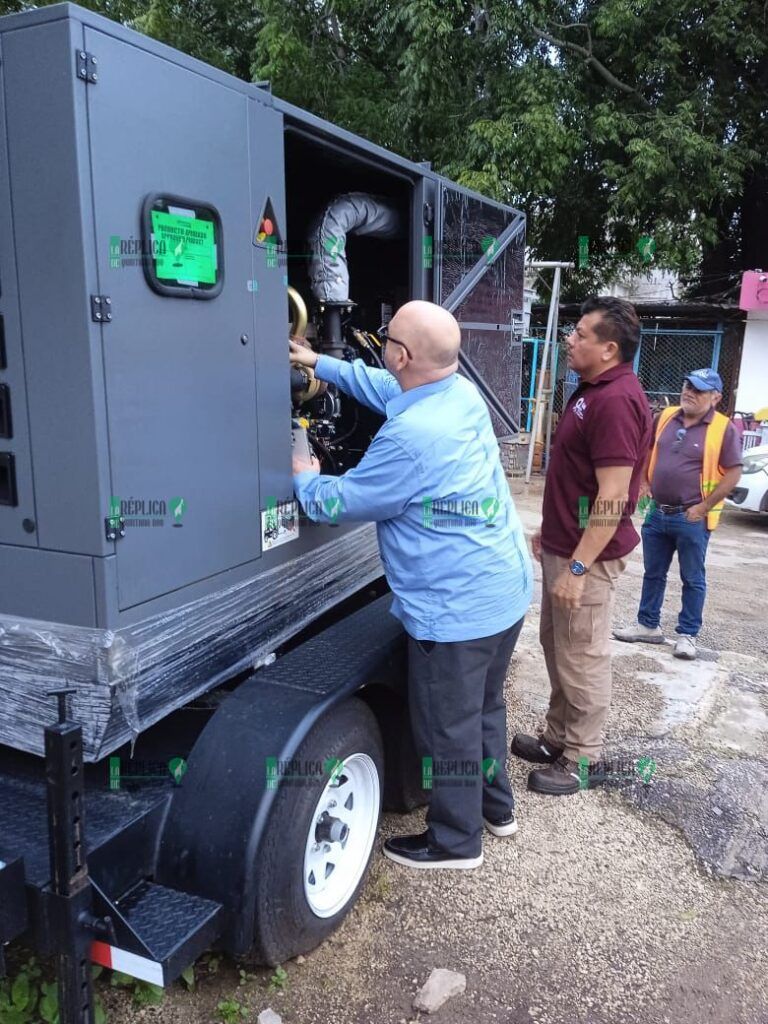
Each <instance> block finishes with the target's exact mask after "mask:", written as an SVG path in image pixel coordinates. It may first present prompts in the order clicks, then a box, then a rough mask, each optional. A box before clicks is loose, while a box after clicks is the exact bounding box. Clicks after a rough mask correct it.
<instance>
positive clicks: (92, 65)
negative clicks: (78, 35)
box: [75, 50, 99, 85]
mask: <svg viewBox="0 0 768 1024" xmlns="http://www.w3.org/2000/svg"><path fill="white" fill-rule="evenodd" d="M98 63H99V62H98V61H97V60H96V58H95V57H94V55H93V54H92V53H88V51H87V50H75V67H76V68H77V77H78V78H79V79H80V80H81V81H83V82H86V83H90V84H91V85H95V84H96V82H97V81H98V80H99V76H98V75H97V74H96V68H97V66H98Z"/></svg>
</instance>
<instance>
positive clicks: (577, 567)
mask: <svg viewBox="0 0 768 1024" xmlns="http://www.w3.org/2000/svg"><path fill="white" fill-rule="evenodd" d="M568 568H569V569H570V570H571V572H572V573H573V575H574V576H583V575H584V573H585V572H589V569H588V568H587V567H586V565H584V563H583V562H580V561H579V560H578V558H574V559H573V560H572V561H571V562H570V563H569V565H568Z"/></svg>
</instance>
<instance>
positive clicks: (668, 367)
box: [520, 321, 742, 431]
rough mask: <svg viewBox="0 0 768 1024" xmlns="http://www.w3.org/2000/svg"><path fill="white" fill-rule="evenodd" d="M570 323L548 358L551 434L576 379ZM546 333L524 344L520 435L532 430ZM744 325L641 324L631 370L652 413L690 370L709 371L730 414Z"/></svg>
mask: <svg viewBox="0 0 768 1024" xmlns="http://www.w3.org/2000/svg"><path fill="white" fill-rule="evenodd" d="M573 327H574V324H572V323H564V324H563V325H562V326H561V327H560V329H559V330H558V332H557V339H556V341H555V344H554V347H553V348H551V349H550V355H549V357H548V359H547V371H548V374H547V383H548V382H549V377H550V376H551V377H552V379H553V380H554V386H553V393H552V429H553V431H554V429H555V427H556V426H557V422H558V420H559V418H560V416H561V415H562V412H563V409H564V408H565V405H566V403H567V401H568V399H569V398H570V396H571V395H572V394H573V391H574V390H575V388H576V384H577V378H576V376H575V374H574V373H573V372H572V371H569V370H568V365H567V362H566V352H565V339H566V338H567V337H568V335H569V334H570V333H571V331H572V330H573ZM544 334H545V332H544V329H543V327H533V328H532V329H531V331H530V337H528V338H525V339H524V343H523V367H522V387H521V402H520V406H521V408H520V424H521V430H523V431H530V430H531V428H532V423H533V413H534V408H535V396H536V390H537V387H538V380H539V373H540V372H541V361H542V359H543V356H544ZM741 345H742V325H741V324H739V323H733V324H725V325H717V326H716V327H714V328H712V329H705V328H701V327H691V328H686V327H670V326H668V324H663V325H662V324H660V323H659V322H657V321H650V322H649V321H645V322H644V323H643V325H642V329H641V338H640V347H639V349H638V352H637V355H636V357H635V361H634V370H635V373H636V374H637V376H638V379H639V380H640V383H641V384H642V386H643V390H644V391H645V393H646V395H647V396H648V401H649V403H650V405H651V408H652V409H653V410H654V411H657V410H659V409H661V408H663V407H664V406H667V405H676V404H678V402H679V401H680V389H681V387H682V383H683V378H684V377H685V375H686V374H688V373H690V372H691V371H692V370H698V369H701V368H702V367H707V366H708V367H712V368H713V369H715V370H717V372H718V373H719V374H720V376H721V377H722V379H723V400H722V402H721V404H720V406H719V408H720V409H721V410H722V411H723V412H725V413H727V414H729V415H732V414H733V412H734V408H733V402H734V395H735V391H736V384H737V382H738V373H739V364H740V362H741Z"/></svg>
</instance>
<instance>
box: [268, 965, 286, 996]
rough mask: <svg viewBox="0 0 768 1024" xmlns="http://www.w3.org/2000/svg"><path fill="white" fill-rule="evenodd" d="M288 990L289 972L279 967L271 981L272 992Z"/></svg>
mask: <svg viewBox="0 0 768 1024" xmlns="http://www.w3.org/2000/svg"><path fill="white" fill-rule="evenodd" d="M287 988H288V971H286V970H285V968H284V967H280V966H277V967H276V968H275V973H274V974H273V975H272V977H271V978H270V979H269V991H270V992H284V991H285V990H286V989H287Z"/></svg>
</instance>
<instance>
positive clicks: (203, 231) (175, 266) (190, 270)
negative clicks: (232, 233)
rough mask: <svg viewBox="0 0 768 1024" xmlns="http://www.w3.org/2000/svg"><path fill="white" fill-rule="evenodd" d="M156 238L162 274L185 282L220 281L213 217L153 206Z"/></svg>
mask: <svg viewBox="0 0 768 1024" xmlns="http://www.w3.org/2000/svg"><path fill="white" fill-rule="evenodd" d="M152 240H153V246H152V250H153V258H154V261H155V273H156V274H157V276H158V278H162V279H165V280H168V281H179V282H181V283H182V284H193V285H197V284H216V275H217V272H218V262H217V259H216V236H215V233H214V224H213V221H210V220H200V219H199V218H197V217H183V216H179V215H178V214H175V213H163V212H162V211H160V210H152Z"/></svg>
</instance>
